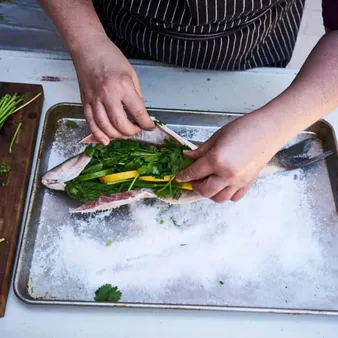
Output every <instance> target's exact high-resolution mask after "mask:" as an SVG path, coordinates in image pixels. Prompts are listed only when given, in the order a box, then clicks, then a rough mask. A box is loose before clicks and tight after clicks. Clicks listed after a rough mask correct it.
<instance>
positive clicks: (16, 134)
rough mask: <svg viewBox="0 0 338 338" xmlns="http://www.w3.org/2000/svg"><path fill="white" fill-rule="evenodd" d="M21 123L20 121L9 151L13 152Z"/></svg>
mask: <svg viewBox="0 0 338 338" xmlns="http://www.w3.org/2000/svg"><path fill="white" fill-rule="evenodd" d="M21 124H22V123H21V122H20V123H19V125H18V126H17V127H16V130H15V133H14V135H13V138H12V141H11V144H10V145H9V153H12V147H13V144H14V142H15V139H16V137H17V136H18V133H19V130H20V127H21Z"/></svg>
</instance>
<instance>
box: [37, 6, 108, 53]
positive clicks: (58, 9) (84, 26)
mask: <svg viewBox="0 0 338 338" xmlns="http://www.w3.org/2000/svg"><path fill="white" fill-rule="evenodd" d="M38 2H39V4H40V5H41V7H42V8H43V9H44V10H45V12H46V13H47V14H48V15H49V16H50V17H51V19H52V20H53V22H54V23H55V25H56V27H57V29H58V31H59V32H60V34H61V36H62V37H63V39H64V41H65V42H66V44H67V47H68V49H69V51H70V52H71V53H73V52H76V51H78V50H79V49H83V48H85V47H86V43H87V42H88V41H90V40H91V39H92V38H95V36H97V35H106V33H105V31H104V29H103V27H102V24H101V22H100V20H99V18H98V16H97V14H96V12H95V9H94V6H93V4H92V1H91V0H38Z"/></svg>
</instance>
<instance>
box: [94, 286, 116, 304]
mask: <svg viewBox="0 0 338 338" xmlns="http://www.w3.org/2000/svg"><path fill="white" fill-rule="evenodd" d="M121 297H122V292H121V291H120V290H119V289H118V288H117V286H114V287H113V286H112V285H111V284H104V285H102V286H101V287H100V288H98V289H97V290H96V291H95V297H94V300H95V301H96V302H114V303H116V302H118V301H119V300H120V299H121Z"/></svg>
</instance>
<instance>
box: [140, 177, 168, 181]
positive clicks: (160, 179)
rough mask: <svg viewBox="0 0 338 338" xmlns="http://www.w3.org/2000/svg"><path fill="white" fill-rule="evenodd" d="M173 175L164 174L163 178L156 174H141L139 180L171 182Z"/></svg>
mask: <svg viewBox="0 0 338 338" xmlns="http://www.w3.org/2000/svg"><path fill="white" fill-rule="evenodd" d="M171 178H172V176H164V177H163V178H156V177H154V176H140V177H139V180H141V181H148V182H169V181H170V180H171Z"/></svg>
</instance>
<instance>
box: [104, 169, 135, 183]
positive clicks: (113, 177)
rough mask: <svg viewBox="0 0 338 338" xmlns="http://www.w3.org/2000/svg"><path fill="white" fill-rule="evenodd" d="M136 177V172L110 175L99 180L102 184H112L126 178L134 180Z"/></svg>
mask: <svg viewBox="0 0 338 338" xmlns="http://www.w3.org/2000/svg"><path fill="white" fill-rule="evenodd" d="M137 175H138V172H137V170H131V171H124V172H122V173H116V174H111V175H107V176H103V177H101V178H100V181H101V182H102V183H112V182H116V181H121V180H126V179H128V178H135V177H136V176H137Z"/></svg>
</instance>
